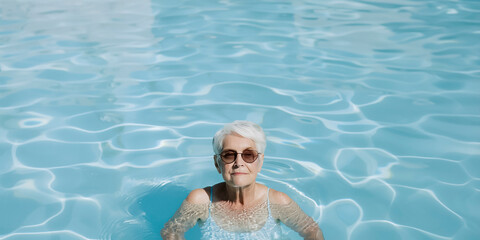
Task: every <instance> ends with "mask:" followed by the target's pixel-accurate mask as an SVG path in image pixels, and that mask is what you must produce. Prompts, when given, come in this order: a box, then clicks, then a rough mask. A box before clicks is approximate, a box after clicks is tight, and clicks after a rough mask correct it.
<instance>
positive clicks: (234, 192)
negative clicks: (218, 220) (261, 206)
mask: <svg viewBox="0 0 480 240" xmlns="http://www.w3.org/2000/svg"><path fill="white" fill-rule="evenodd" d="M256 187H257V184H256V183H253V184H251V185H248V186H244V187H233V186H229V185H228V184H225V191H226V196H227V198H228V199H227V201H228V202H231V203H232V205H233V206H245V205H251V204H252V203H254V202H255V200H256V198H255V197H256Z"/></svg>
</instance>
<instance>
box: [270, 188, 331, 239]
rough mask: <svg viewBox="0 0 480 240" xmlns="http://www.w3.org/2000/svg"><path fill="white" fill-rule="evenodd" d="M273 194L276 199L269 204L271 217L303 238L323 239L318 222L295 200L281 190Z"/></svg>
mask: <svg viewBox="0 0 480 240" xmlns="http://www.w3.org/2000/svg"><path fill="white" fill-rule="evenodd" d="M275 195H276V196H275V197H274V198H275V199H276V200H274V202H272V204H271V210H272V215H273V217H275V218H277V219H279V220H280V221H281V222H283V223H284V224H285V225H286V226H288V227H289V228H291V229H292V230H294V231H296V232H298V233H299V234H300V236H302V237H303V238H304V239H308V240H324V238H323V233H322V230H321V229H320V227H319V226H318V224H317V223H316V222H315V221H314V220H313V219H312V218H311V217H310V216H308V215H307V214H306V213H305V212H304V211H303V210H302V209H301V208H300V206H298V204H297V203H296V202H295V201H293V200H292V199H291V198H290V197H288V195H286V194H285V193H282V192H278V191H276V193H275ZM272 200H273V199H272ZM275 202H276V203H275Z"/></svg>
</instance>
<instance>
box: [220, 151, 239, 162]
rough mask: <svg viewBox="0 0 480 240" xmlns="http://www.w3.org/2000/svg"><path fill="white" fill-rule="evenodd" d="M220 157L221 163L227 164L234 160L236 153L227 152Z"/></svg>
mask: <svg viewBox="0 0 480 240" xmlns="http://www.w3.org/2000/svg"><path fill="white" fill-rule="evenodd" d="M221 156H222V159H223V161H225V162H227V163H231V162H233V161H235V158H236V157H237V152H234V151H228V152H224V153H222V154H221Z"/></svg>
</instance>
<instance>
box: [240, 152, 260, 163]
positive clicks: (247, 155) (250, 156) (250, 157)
mask: <svg viewBox="0 0 480 240" xmlns="http://www.w3.org/2000/svg"><path fill="white" fill-rule="evenodd" d="M257 157H258V154H257V152H255V151H252V150H245V151H243V153H242V158H243V160H244V161H245V162H248V163H252V162H255V160H257Z"/></svg>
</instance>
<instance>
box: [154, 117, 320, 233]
mask: <svg viewBox="0 0 480 240" xmlns="http://www.w3.org/2000/svg"><path fill="white" fill-rule="evenodd" d="M265 147H266V139H265V134H264V133H263V130H262V128H261V127H260V126H258V125H257V124H254V123H251V122H247V121H235V122H233V123H230V124H226V125H225V126H224V128H223V129H221V130H220V131H218V132H217V133H216V134H215V136H214V138H213V149H214V151H215V155H214V157H213V160H214V163H215V167H216V168H217V171H218V173H219V174H221V175H222V177H223V179H224V180H225V181H224V182H221V183H218V184H216V185H214V186H211V187H206V188H200V189H195V190H193V191H191V192H190V194H189V195H188V196H187V198H186V200H185V201H184V202H183V203H182V205H181V206H180V208H179V209H178V210H177V212H176V213H175V215H174V216H173V217H172V218H171V219H170V220H169V221H168V222H167V223H166V224H165V226H164V228H163V229H162V231H161V235H162V238H163V239H184V233H185V232H186V231H187V230H188V229H190V228H191V227H193V226H194V225H195V224H196V223H197V222H200V229H201V232H202V239H228V240H230V239H255V240H258V239H281V237H282V233H281V229H280V225H279V224H280V222H282V223H284V224H285V225H286V226H288V227H290V228H291V229H293V230H295V231H296V232H298V233H299V234H300V235H301V236H302V237H304V238H305V239H322V240H323V234H322V231H321V230H320V228H319V226H318V225H317V223H315V221H313V219H312V218H310V217H309V216H307V215H306V214H305V213H304V212H303V211H302V210H301V209H300V207H299V206H298V205H297V204H296V203H295V202H294V201H293V200H292V199H291V198H290V197H289V196H288V195H287V194H285V193H283V192H279V191H276V190H274V189H271V188H268V187H266V186H265V185H262V184H260V183H257V182H255V179H256V177H257V174H258V173H259V172H260V170H261V169H262V165H263V159H264V155H263V153H264V151H265Z"/></svg>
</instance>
